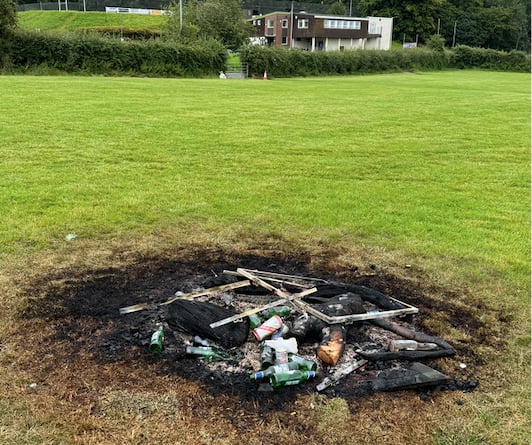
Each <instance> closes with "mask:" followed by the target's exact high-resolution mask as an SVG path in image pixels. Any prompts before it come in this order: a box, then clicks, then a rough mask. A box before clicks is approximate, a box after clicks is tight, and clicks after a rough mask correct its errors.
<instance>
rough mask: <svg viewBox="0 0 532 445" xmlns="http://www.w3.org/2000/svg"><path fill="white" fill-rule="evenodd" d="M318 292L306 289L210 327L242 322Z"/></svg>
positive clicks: (313, 289)
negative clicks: (244, 319) (246, 318)
mask: <svg viewBox="0 0 532 445" xmlns="http://www.w3.org/2000/svg"><path fill="white" fill-rule="evenodd" d="M317 290H318V289H316V288H315V287H313V288H312V289H306V290H304V291H303V292H298V293H297V294H291V295H290V294H288V295H287V297H285V298H281V299H280V300H275V301H273V302H272V303H268V304H265V305H264V306H260V307H256V308H253V309H249V310H247V311H244V312H241V313H240V314H236V315H234V316H232V317H228V318H224V319H223V320H220V321H217V322H215V323H211V324H210V325H209V326H210V327H211V328H216V327H218V326H223V325H224V324H227V323H231V322H232V321H238V320H241V319H242V318H244V317H248V316H250V315H252V314H256V313H257V312H261V311H263V310H265V309H269V308H271V307H275V306H281V305H283V304H285V303H287V302H291V301H297V300H296V299H297V298H303V297H304V296H306V295H310V294H313V293H314V292H316V291H317Z"/></svg>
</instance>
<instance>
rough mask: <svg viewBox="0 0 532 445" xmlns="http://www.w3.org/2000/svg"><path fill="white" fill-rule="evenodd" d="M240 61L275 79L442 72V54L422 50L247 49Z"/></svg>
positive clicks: (444, 63)
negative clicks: (439, 70)
mask: <svg viewBox="0 0 532 445" xmlns="http://www.w3.org/2000/svg"><path fill="white" fill-rule="evenodd" d="M240 59H241V60H242V62H243V63H248V64H249V68H250V73H252V74H253V75H256V76H260V75H262V73H263V72H264V71H267V72H268V73H269V74H271V75H272V76H274V77H290V76H312V75H332V74H361V73H377V72H387V71H404V70H412V69H419V70H423V69H424V70H433V69H443V68H445V67H446V66H447V64H448V61H447V57H446V55H445V54H443V53H441V52H438V51H430V50H423V49H416V50H405V51H375V50H368V51H365V50H354V51H331V52H325V51H320V52H307V51H298V50H292V51H289V50H287V49H285V48H280V47H264V46H246V47H244V48H242V49H241V51H240Z"/></svg>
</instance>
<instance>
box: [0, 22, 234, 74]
mask: <svg viewBox="0 0 532 445" xmlns="http://www.w3.org/2000/svg"><path fill="white" fill-rule="evenodd" d="M3 43H4V45H3V47H4V48H3V51H2V52H3V54H2V57H1V58H0V68H2V69H3V70H8V71H16V72H20V71H22V72H26V71H35V70H41V71H42V70H43V69H44V70H46V69H49V70H57V71H62V72H67V73H79V72H84V73H87V74H106V75H113V74H127V75H147V76H161V77H166V76H172V77H173V76H178V77H201V76H209V75H213V74H217V73H218V72H219V71H220V70H223V69H224V66H225V63H226V59H227V52H226V50H225V48H224V47H223V46H222V45H221V44H219V43H217V42H213V41H209V42H204V43H203V44H198V45H197V46H182V45H176V44H172V43H165V42H161V41H154V40H148V41H125V42H122V41H120V40H117V39H106V38H103V37H98V36H94V35H77V34H75V35H71V36H68V37H64V36H61V37H59V36H50V35H43V34H35V33H16V34H14V35H13V36H12V37H11V38H10V39H9V40H8V41H4V42H3Z"/></svg>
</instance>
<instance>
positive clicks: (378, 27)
mask: <svg viewBox="0 0 532 445" xmlns="http://www.w3.org/2000/svg"><path fill="white" fill-rule="evenodd" d="M249 21H250V22H251V23H252V24H253V26H254V28H255V38H254V39H253V43H255V44H263V45H279V46H285V47H287V48H294V49H301V50H305V51H342V50H350V49H380V50H388V49H390V48H391V44H392V30H393V18H387V17H364V18H360V17H344V16H333V15H323V14H310V13H306V12H297V13H296V12H272V13H270V14H265V15H260V16H256V17H253V18H252V19H250V20H249Z"/></svg>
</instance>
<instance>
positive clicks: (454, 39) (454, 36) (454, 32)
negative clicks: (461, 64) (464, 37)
mask: <svg viewBox="0 0 532 445" xmlns="http://www.w3.org/2000/svg"><path fill="white" fill-rule="evenodd" d="M456 22H457V20H455V21H454V31H453V48H454V45H456Z"/></svg>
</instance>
